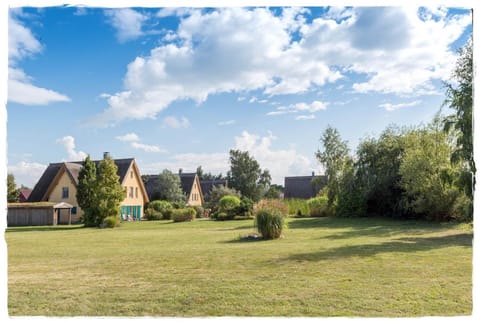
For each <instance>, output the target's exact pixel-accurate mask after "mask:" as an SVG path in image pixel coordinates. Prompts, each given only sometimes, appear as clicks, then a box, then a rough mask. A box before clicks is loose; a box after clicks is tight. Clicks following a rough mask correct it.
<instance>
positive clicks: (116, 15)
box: [105, 8, 148, 42]
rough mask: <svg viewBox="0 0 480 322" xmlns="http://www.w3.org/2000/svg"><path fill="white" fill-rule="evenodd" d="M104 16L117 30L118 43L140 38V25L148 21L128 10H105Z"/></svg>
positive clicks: (135, 12)
mask: <svg viewBox="0 0 480 322" xmlns="http://www.w3.org/2000/svg"><path fill="white" fill-rule="evenodd" d="M105 15H106V16H107V17H108V22H109V23H110V24H111V25H112V26H113V27H114V28H115V29H116V30H117V39H118V41H119V42H126V41H129V40H134V39H136V38H138V37H140V36H142V35H143V32H142V24H143V23H144V22H145V21H146V20H147V19H148V18H147V17H146V16H144V15H142V14H141V13H139V12H137V11H135V10H133V9H130V8H120V9H109V10H105Z"/></svg>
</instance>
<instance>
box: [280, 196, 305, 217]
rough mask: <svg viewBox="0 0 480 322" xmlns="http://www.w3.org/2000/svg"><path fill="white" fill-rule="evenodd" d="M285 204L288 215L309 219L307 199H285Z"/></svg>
mask: <svg viewBox="0 0 480 322" xmlns="http://www.w3.org/2000/svg"><path fill="white" fill-rule="evenodd" d="M283 203H284V204H285V205H287V209H288V215H289V216H295V217H308V215H309V210H308V205H307V200H305V199H284V200H283Z"/></svg>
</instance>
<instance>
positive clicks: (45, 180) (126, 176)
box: [28, 153, 148, 223]
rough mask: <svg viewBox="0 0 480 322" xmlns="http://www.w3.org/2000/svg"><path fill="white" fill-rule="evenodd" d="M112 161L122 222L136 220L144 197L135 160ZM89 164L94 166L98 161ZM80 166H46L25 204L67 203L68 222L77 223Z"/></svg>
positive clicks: (144, 193) (144, 199)
mask: <svg viewBox="0 0 480 322" xmlns="http://www.w3.org/2000/svg"><path fill="white" fill-rule="evenodd" d="M104 157H108V154H107V153H105V155H104ZM113 161H114V162H115V165H116V166H117V168H118V171H117V174H118V176H119V177H120V184H121V185H122V187H123V188H124V189H125V191H126V196H125V199H124V200H123V201H122V202H121V204H120V207H121V216H122V219H128V218H132V219H137V220H139V219H141V218H142V217H143V214H144V205H145V203H147V202H148V196H147V191H146V189H145V186H144V185H143V182H142V179H141V176H140V171H139V170H138V167H137V164H136V162H135V159H133V158H130V159H114V160H113ZM93 162H94V163H95V164H96V166H98V164H99V162H100V161H93ZM82 167H83V161H75V162H61V163H50V164H49V165H48V167H47V169H46V170H45V172H44V173H43V174H42V176H41V177H40V180H39V181H38V182H37V184H36V185H35V187H34V188H33V190H32V192H31V194H30V196H29V198H28V202H42V201H48V202H54V203H61V202H65V203H68V204H70V205H72V209H71V222H72V223H75V222H79V221H80V218H81V216H82V215H83V210H82V209H81V208H80V207H79V206H78V202H77V198H76V194H77V185H78V175H79V173H80V170H81V169H82ZM59 223H60V222H59Z"/></svg>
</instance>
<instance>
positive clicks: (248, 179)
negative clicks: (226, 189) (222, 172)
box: [227, 150, 271, 201]
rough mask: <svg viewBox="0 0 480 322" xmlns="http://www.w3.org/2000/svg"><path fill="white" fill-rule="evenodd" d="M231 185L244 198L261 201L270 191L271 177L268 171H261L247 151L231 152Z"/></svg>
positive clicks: (229, 176) (229, 178) (229, 174)
mask: <svg viewBox="0 0 480 322" xmlns="http://www.w3.org/2000/svg"><path fill="white" fill-rule="evenodd" d="M227 177H228V182H229V185H230V186H231V187H232V188H234V189H236V190H238V191H239V192H240V193H241V195H242V196H244V197H247V198H250V199H252V200H253V201H259V200H260V199H261V198H262V197H263V196H264V195H265V193H266V191H267V190H268V187H269V186H270V182H271V176H270V173H269V172H268V170H266V169H265V170H263V171H262V170H261V168H260V165H259V163H258V162H257V160H255V159H254V158H253V157H251V156H250V155H249V153H248V152H247V151H240V150H230V171H228V173H227Z"/></svg>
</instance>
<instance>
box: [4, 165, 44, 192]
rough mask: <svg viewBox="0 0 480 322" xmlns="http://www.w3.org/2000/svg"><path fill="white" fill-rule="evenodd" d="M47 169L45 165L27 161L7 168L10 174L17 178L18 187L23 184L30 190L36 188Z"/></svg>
mask: <svg viewBox="0 0 480 322" xmlns="http://www.w3.org/2000/svg"><path fill="white" fill-rule="evenodd" d="M46 168H47V166H46V165H44V164H41V163H36V162H25V161H21V162H19V163H17V164H13V165H9V166H8V167H7V169H8V173H12V174H13V175H14V176H15V183H16V184H17V186H20V185H22V184H23V185H24V186H27V187H29V188H33V187H34V186H35V184H36V183H37V181H38V179H40V176H41V175H42V174H43V172H44V171H45V169H46Z"/></svg>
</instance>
